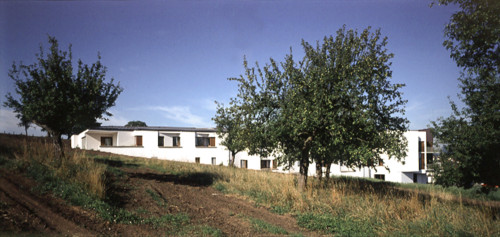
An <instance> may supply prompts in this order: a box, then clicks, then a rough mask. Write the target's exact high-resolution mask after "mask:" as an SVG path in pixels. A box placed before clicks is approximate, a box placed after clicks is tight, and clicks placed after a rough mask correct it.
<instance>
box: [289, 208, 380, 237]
mask: <svg viewBox="0 0 500 237" xmlns="http://www.w3.org/2000/svg"><path fill="white" fill-rule="evenodd" d="M375 222H376V220H373V221H371V222H368V221H361V220H356V219H354V218H352V217H350V216H346V215H343V214H338V215H332V214H317V213H303V214H299V215H298V216H297V223H298V224H299V226H301V227H304V228H307V229H310V230H319V231H323V232H324V233H325V234H335V235H338V236H370V235H373V233H374V230H375V224H376V223H375Z"/></svg>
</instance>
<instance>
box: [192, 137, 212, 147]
mask: <svg viewBox="0 0 500 237" xmlns="http://www.w3.org/2000/svg"><path fill="white" fill-rule="evenodd" d="M196 146H204V147H209V146H210V147H214V146H215V137H196Z"/></svg>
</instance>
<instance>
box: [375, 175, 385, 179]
mask: <svg viewBox="0 0 500 237" xmlns="http://www.w3.org/2000/svg"><path fill="white" fill-rule="evenodd" d="M375 178H376V179H380V180H385V174H376V175H375Z"/></svg>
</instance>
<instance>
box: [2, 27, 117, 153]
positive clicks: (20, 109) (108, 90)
mask: <svg viewBox="0 0 500 237" xmlns="http://www.w3.org/2000/svg"><path fill="white" fill-rule="evenodd" d="M49 43H50V48H49V52H48V54H45V52H44V50H43V48H42V47H40V53H39V54H37V59H36V61H37V62H36V63H34V64H31V65H24V64H22V63H20V64H19V65H16V63H13V65H12V68H11V69H10V70H9V77H10V78H11V79H12V80H14V82H15V84H16V93H17V94H18V95H19V97H20V98H19V99H16V98H14V97H13V96H12V95H11V94H10V93H9V94H7V96H6V99H7V101H6V102H5V103H4V106H6V107H9V108H12V109H14V112H15V113H17V114H18V115H19V116H20V118H22V119H23V120H25V121H29V122H32V123H34V124H36V125H38V126H40V127H41V128H43V129H44V130H46V131H47V132H48V133H49V135H50V136H51V137H52V138H53V139H54V143H55V144H56V145H58V147H59V149H58V150H57V152H59V154H58V156H62V155H63V150H62V141H61V135H62V134H66V135H71V134H73V133H78V132H80V131H82V130H84V129H86V128H88V127H92V126H96V125H97V122H96V121H97V119H104V116H103V115H107V116H111V114H110V113H109V112H108V111H107V110H108V109H109V108H110V107H112V106H114V105H115V101H116V99H117V97H118V95H119V94H120V93H121V91H122V88H121V87H120V86H119V85H114V84H113V79H111V82H109V83H106V82H105V76H106V67H104V66H103V65H102V64H101V61H100V59H101V57H100V56H99V55H98V60H97V62H95V63H93V64H92V65H91V66H89V65H86V64H83V63H82V61H81V60H78V67H77V68H76V69H75V68H73V63H72V59H73V58H72V53H71V46H70V47H69V50H68V51H62V50H59V44H58V42H57V40H56V39H55V38H54V37H50V36H49Z"/></svg>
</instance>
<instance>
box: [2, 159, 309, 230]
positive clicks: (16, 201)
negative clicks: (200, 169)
mask: <svg viewBox="0 0 500 237" xmlns="http://www.w3.org/2000/svg"><path fill="white" fill-rule="evenodd" d="M120 169H121V170H122V171H123V172H124V178H121V179H119V180H117V182H116V183H115V186H114V189H115V190H114V191H113V192H114V193H115V195H116V197H117V198H118V199H119V200H121V206H120V208H123V209H125V210H127V211H129V212H131V213H142V214H141V216H142V217H144V218H148V217H152V216H154V217H161V216H163V215H166V214H179V213H185V214H187V215H188V216H189V224H188V225H187V228H189V227H192V226H209V227H210V228H214V229H218V230H220V231H221V232H222V233H223V234H224V235H227V236H269V235H273V234H271V233H269V232H266V231H262V230H258V229H256V228H255V227H253V226H252V221H251V220H260V221H263V222H265V223H268V224H271V225H273V226H276V227H279V228H281V229H284V230H286V232H287V233H288V234H289V235H292V234H299V233H301V234H302V235H305V236H318V234H317V233H313V232H309V231H306V230H304V229H301V228H299V227H298V226H297V224H296V223H297V222H296V220H295V219H294V218H293V217H291V216H289V215H284V216H282V215H278V214H274V213H271V212H269V211H268V210H267V209H265V208H263V207H257V206H255V205H254V204H253V203H252V202H250V201H248V200H244V199H242V198H240V197H237V196H232V195H225V194H223V193H221V192H219V191H217V190H215V189H214V188H212V187H210V183H211V182H205V181H204V179H203V178H204V177H203V176H202V177H201V178H202V179H199V177H198V179H196V180H194V181H193V180H192V179H183V178H180V177H178V176H174V175H169V174H161V173H159V172H156V171H154V170H151V169H148V168H142V167H139V168H125V167H120ZM207 178H210V177H207ZM36 186H37V184H36V182H34V181H33V180H31V179H28V178H26V177H24V176H22V175H20V174H16V173H13V172H10V171H8V170H5V169H0V235H2V233H4V234H6V233H7V234H8V233H11V234H13V235H16V234H21V233H40V234H48V235H59V234H62V235H71V236H96V235H112V236H158V235H161V236H163V235H170V234H172V233H170V232H169V231H170V230H169V229H168V228H162V227H155V226H152V225H145V224H143V225H139V224H116V223H109V222H107V221H103V220H102V218H100V217H99V216H98V215H97V213H95V212H93V211H91V210H87V209H83V208H80V207H75V206H71V205H69V204H67V203H66V202H65V201H63V200H61V199H59V198H55V197H53V196H52V195H49V194H39V193H38V192H33V191H32V189H33V188H34V187H36ZM155 194H156V195H157V197H159V198H161V200H163V201H164V204H163V205H159V204H158V200H154V198H152V195H155ZM177 233H178V232H177ZM188 233H190V232H188ZM191 233H192V232H191ZM194 233H195V234H194V235H200V234H202V233H199V232H194ZM173 234H175V233H173Z"/></svg>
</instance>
